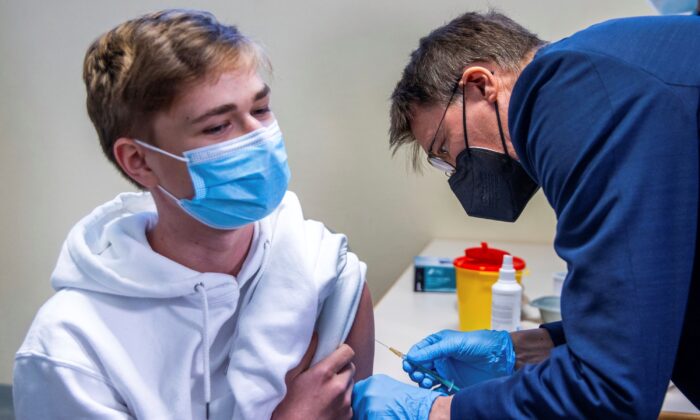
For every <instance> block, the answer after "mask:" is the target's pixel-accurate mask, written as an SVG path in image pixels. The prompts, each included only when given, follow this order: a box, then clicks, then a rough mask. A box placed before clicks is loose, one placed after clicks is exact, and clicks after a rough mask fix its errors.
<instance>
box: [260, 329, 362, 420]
mask: <svg viewBox="0 0 700 420" xmlns="http://www.w3.org/2000/svg"><path fill="white" fill-rule="evenodd" d="M317 344H318V337H317V336H316V334H314V336H313V337H312V339H311V344H310V345H309V349H308V350H307V351H306V354H305V355H304V357H303V358H302V359H301V362H299V365H298V366H297V367H296V368H294V369H292V370H290V371H289V373H287V377H286V382H287V394H286V395H285V397H284V399H283V400H282V402H280V404H279V405H278V406H277V408H276V409H275V412H274V413H272V419H273V420H296V419H300V420H301V419H304V420H305V419H329V420H331V419H351V418H352V405H351V401H352V387H353V385H354V380H353V377H354V375H355V366H354V365H353V364H352V362H351V360H352V358H353V357H355V352H354V351H353V350H352V348H350V346H348V345H347V344H343V345H341V346H340V347H338V349H337V350H336V351H334V352H333V353H331V354H330V355H329V356H328V357H326V358H325V359H323V360H321V361H320V362H318V363H317V364H315V365H314V366H311V367H309V366H310V364H311V359H312V358H313V356H314V353H315V352H316V345H317Z"/></svg>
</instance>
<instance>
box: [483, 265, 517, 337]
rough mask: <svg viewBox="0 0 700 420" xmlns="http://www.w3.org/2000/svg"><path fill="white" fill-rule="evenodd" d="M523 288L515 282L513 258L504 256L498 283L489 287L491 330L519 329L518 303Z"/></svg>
mask: <svg viewBox="0 0 700 420" xmlns="http://www.w3.org/2000/svg"><path fill="white" fill-rule="evenodd" d="M522 294H523V288H522V286H520V284H518V282H517V281H516V280H515V269H514V268H513V256H512V255H504V256H503V265H502V266H501V269H500V270H499V275H498V281H497V282H496V283H494V284H493V286H491V329H492V330H506V331H516V330H519V329H520V304H521V303H520V302H521V298H522Z"/></svg>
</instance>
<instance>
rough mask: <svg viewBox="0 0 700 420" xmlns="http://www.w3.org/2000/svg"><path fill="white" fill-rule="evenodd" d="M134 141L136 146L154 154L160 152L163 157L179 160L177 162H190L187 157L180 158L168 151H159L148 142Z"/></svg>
mask: <svg viewBox="0 0 700 420" xmlns="http://www.w3.org/2000/svg"><path fill="white" fill-rule="evenodd" d="M134 141H135V142H136V144H138V145H140V146H143V147H145V148H146V149H150V150H153V151H154V152H158V153H160V154H162V155H165V156H168V157H171V158H173V159H177V160H179V161H181V162H185V163H187V162H188V160H187V158H185V157H182V156H178V155H176V154H173V153H170V152H168V151H167V150H163V149H159V148H157V147H156V146H153V145H150V144H148V143H146V142H144V141H141V140H139V139H134Z"/></svg>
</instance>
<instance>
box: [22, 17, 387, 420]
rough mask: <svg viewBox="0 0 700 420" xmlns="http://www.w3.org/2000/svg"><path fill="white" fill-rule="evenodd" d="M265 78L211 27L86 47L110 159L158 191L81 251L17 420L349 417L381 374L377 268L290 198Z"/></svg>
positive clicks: (31, 364) (133, 199)
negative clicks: (358, 388)
mask: <svg viewBox="0 0 700 420" xmlns="http://www.w3.org/2000/svg"><path fill="white" fill-rule="evenodd" d="M267 66H268V62H267V59H266V57H265V56H264V54H263V53H262V52H261V50H260V48H259V47H258V46H257V45H255V44H254V43H253V42H252V41H251V40H249V39H248V38H246V37H245V36H243V35H242V34H241V33H239V32H238V30H237V29H236V28H235V27H233V26H226V25H223V24H220V23H219V22H217V20H216V19H215V18H214V16H212V15H211V14H209V13H206V12H197V11H182V10H167V11H162V12H157V13H153V14H149V15H145V16H142V17H139V18H137V19H134V20H130V21H128V22H125V23H123V24H121V25H119V26H117V27H116V28H114V29H113V30H111V31H110V32H108V33H106V34H105V35H103V36H102V37H100V38H99V39H98V40H97V41H95V42H94V44H93V45H92V46H91V47H90V48H89V50H88V52H87V55H86V57H85V63H84V80H85V84H86V87H87V107H88V113H89V114H90V118H91V119H92V121H93V123H94V125H95V128H96V129H97V132H98V135H99V138H100V142H101V145H102V148H103V150H104V152H105V154H106V155H107V157H108V158H109V160H110V161H112V162H113V163H114V164H116V166H117V168H118V169H119V170H120V171H121V172H122V174H124V175H125V176H127V177H128V179H130V180H131V181H133V182H134V183H135V184H137V185H138V186H139V187H140V188H142V189H145V190H147V191H148V192H143V193H138V194H136V193H125V194H120V195H119V196H117V198H115V199H114V200H112V201H110V202H108V203H106V204H104V205H102V206H100V207H98V208H97V209H95V210H94V211H93V212H92V213H91V214H90V215H88V216H87V217H85V218H84V219H83V220H81V221H80V222H79V223H78V224H77V225H76V226H75V227H74V228H73V229H72V231H71V232H70V234H69V235H68V238H67V240H66V242H65V244H64V246H63V249H62V252H61V255H60V257H59V261H58V264H57V266H56V269H55V271H54V273H53V275H52V279H51V281H52V285H53V287H54V288H55V289H56V290H57V293H56V294H55V295H54V296H53V297H52V298H51V299H50V300H49V301H48V302H46V304H45V305H44V306H43V307H42V308H41V310H40V311H39V313H38V314H37V316H36V318H35V320H34V322H33V324H32V326H31V328H30V330H29V332H28V334H27V337H26V339H25V342H24V344H23V345H22V347H21V348H20V349H19V351H18V352H17V355H16V360H15V372H14V399H15V409H16V413H17V418H19V419H37V418H42V419H46V418H100V419H103V418H119V419H122V418H140V419H164V418H220V419H231V418H235V419H248V418H256V419H260V418H270V417H271V416H272V417H275V418H281V419H283V418H347V417H349V416H351V409H350V405H349V404H350V393H351V391H352V384H353V379H354V378H358V379H359V378H364V377H367V376H369V375H370V374H371V369H372V367H371V364H372V360H373V338H374V337H373V335H374V333H373V320H372V309H371V302H370V297H369V293H368V291H367V288H366V285H365V266H364V264H363V263H361V262H360V261H359V260H358V259H357V257H356V256H355V255H354V254H352V253H351V252H349V251H348V250H347V242H346V238H345V236H343V235H339V234H332V233H330V232H329V231H328V230H326V229H325V228H324V226H323V225H322V224H321V223H318V222H313V221H307V220H304V219H303V216H302V212H301V207H300V205H299V202H298V200H297V198H296V196H295V195H294V194H293V193H290V192H287V183H288V180H289V169H288V167H287V156H286V152H285V148H284V143H283V139H282V135H281V132H280V129H279V126H278V124H277V122H276V121H275V118H274V116H273V114H272V112H271V110H270V88H269V87H268V86H267V85H266V84H265V83H264V81H263V79H262V78H261V75H260V73H261V71H263V70H265V69H266V67H267ZM343 343H347V344H343ZM312 363H313V366H311V367H310V368H309V366H310V365H311V364H312Z"/></svg>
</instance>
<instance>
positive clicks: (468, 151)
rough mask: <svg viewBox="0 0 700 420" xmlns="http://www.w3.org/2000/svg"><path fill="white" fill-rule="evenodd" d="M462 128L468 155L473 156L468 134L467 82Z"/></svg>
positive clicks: (464, 91) (465, 84)
mask: <svg viewBox="0 0 700 420" xmlns="http://www.w3.org/2000/svg"><path fill="white" fill-rule="evenodd" d="M462 130H463V131H464V145H465V147H466V149H465V150H466V151H467V155H469V156H471V155H472V152H471V150H469V136H468V135H467V83H466V82H465V83H464V84H463V85H462Z"/></svg>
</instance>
